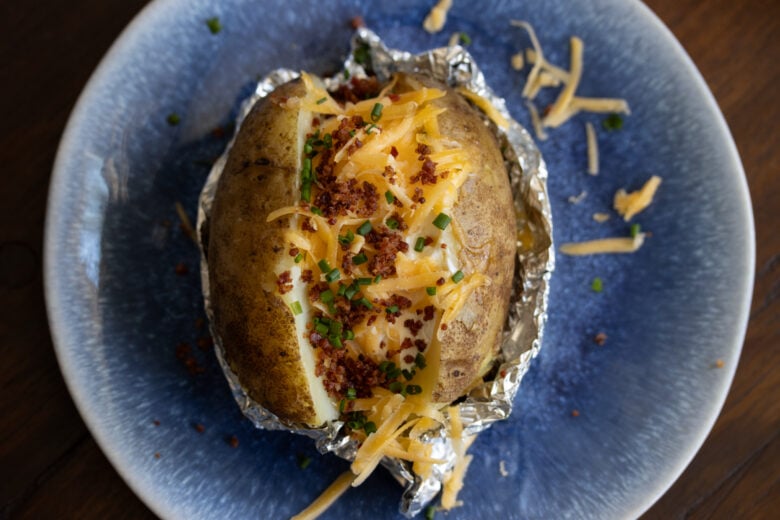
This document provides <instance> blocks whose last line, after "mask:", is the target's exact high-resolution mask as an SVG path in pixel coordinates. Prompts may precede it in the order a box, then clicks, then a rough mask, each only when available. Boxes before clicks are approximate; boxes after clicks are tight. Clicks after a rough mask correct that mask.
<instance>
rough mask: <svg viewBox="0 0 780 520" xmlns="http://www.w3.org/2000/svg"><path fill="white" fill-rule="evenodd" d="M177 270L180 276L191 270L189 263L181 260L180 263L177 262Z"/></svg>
mask: <svg viewBox="0 0 780 520" xmlns="http://www.w3.org/2000/svg"><path fill="white" fill-rule="evenodd" d="M175 271H176V274H178V275H179V276H184V275H185V274H187V273H188V272H189V269H187V264H185V263H184V262H179V263H178V264H176V269H175Z"/></svg>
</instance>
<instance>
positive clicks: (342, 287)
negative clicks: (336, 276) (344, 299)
mask: <svg viewBox="0 0 780 520" xmlns="http://www.w3.org/2000/svg"><path fill="white" fill-rule="evenodd" d="M346 292H347V286H346V285H344V284H343V283H340V284H339V290H338V295H339V296H344V295H345V294H346Z"/></svg>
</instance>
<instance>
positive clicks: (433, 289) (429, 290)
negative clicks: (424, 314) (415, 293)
mask: <svg viewBox="0 0 780 520" xmlns="http://www.w3.org/2000/svg"><path fill="white" fill-rule="evenodd" d="M425 292H427V293H428V296H436V286H433V287H426V288H425Z"/></svg>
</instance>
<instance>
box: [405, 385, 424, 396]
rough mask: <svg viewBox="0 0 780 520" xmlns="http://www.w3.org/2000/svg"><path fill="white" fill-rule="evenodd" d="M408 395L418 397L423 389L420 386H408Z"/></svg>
mask: <svg viewBox="0 0 780 520" xmlns="http://www.w3.org/2000/svg"><path fill="white" fill-rule="evenodd" d="M406 393H407V394H409V395H417V394H419V393H422V387H421V386H420V385H406Z"/></svg>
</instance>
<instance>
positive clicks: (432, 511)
mask: <svg viewBox="0 0 780 520" xmlns="http://www.w3.org/2000/svg"><path fill="white" fill-rule="evenodd" d="M435 516H436V506H428V507H426V508H425V520H433V518H434V517H435Z"/></svg>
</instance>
